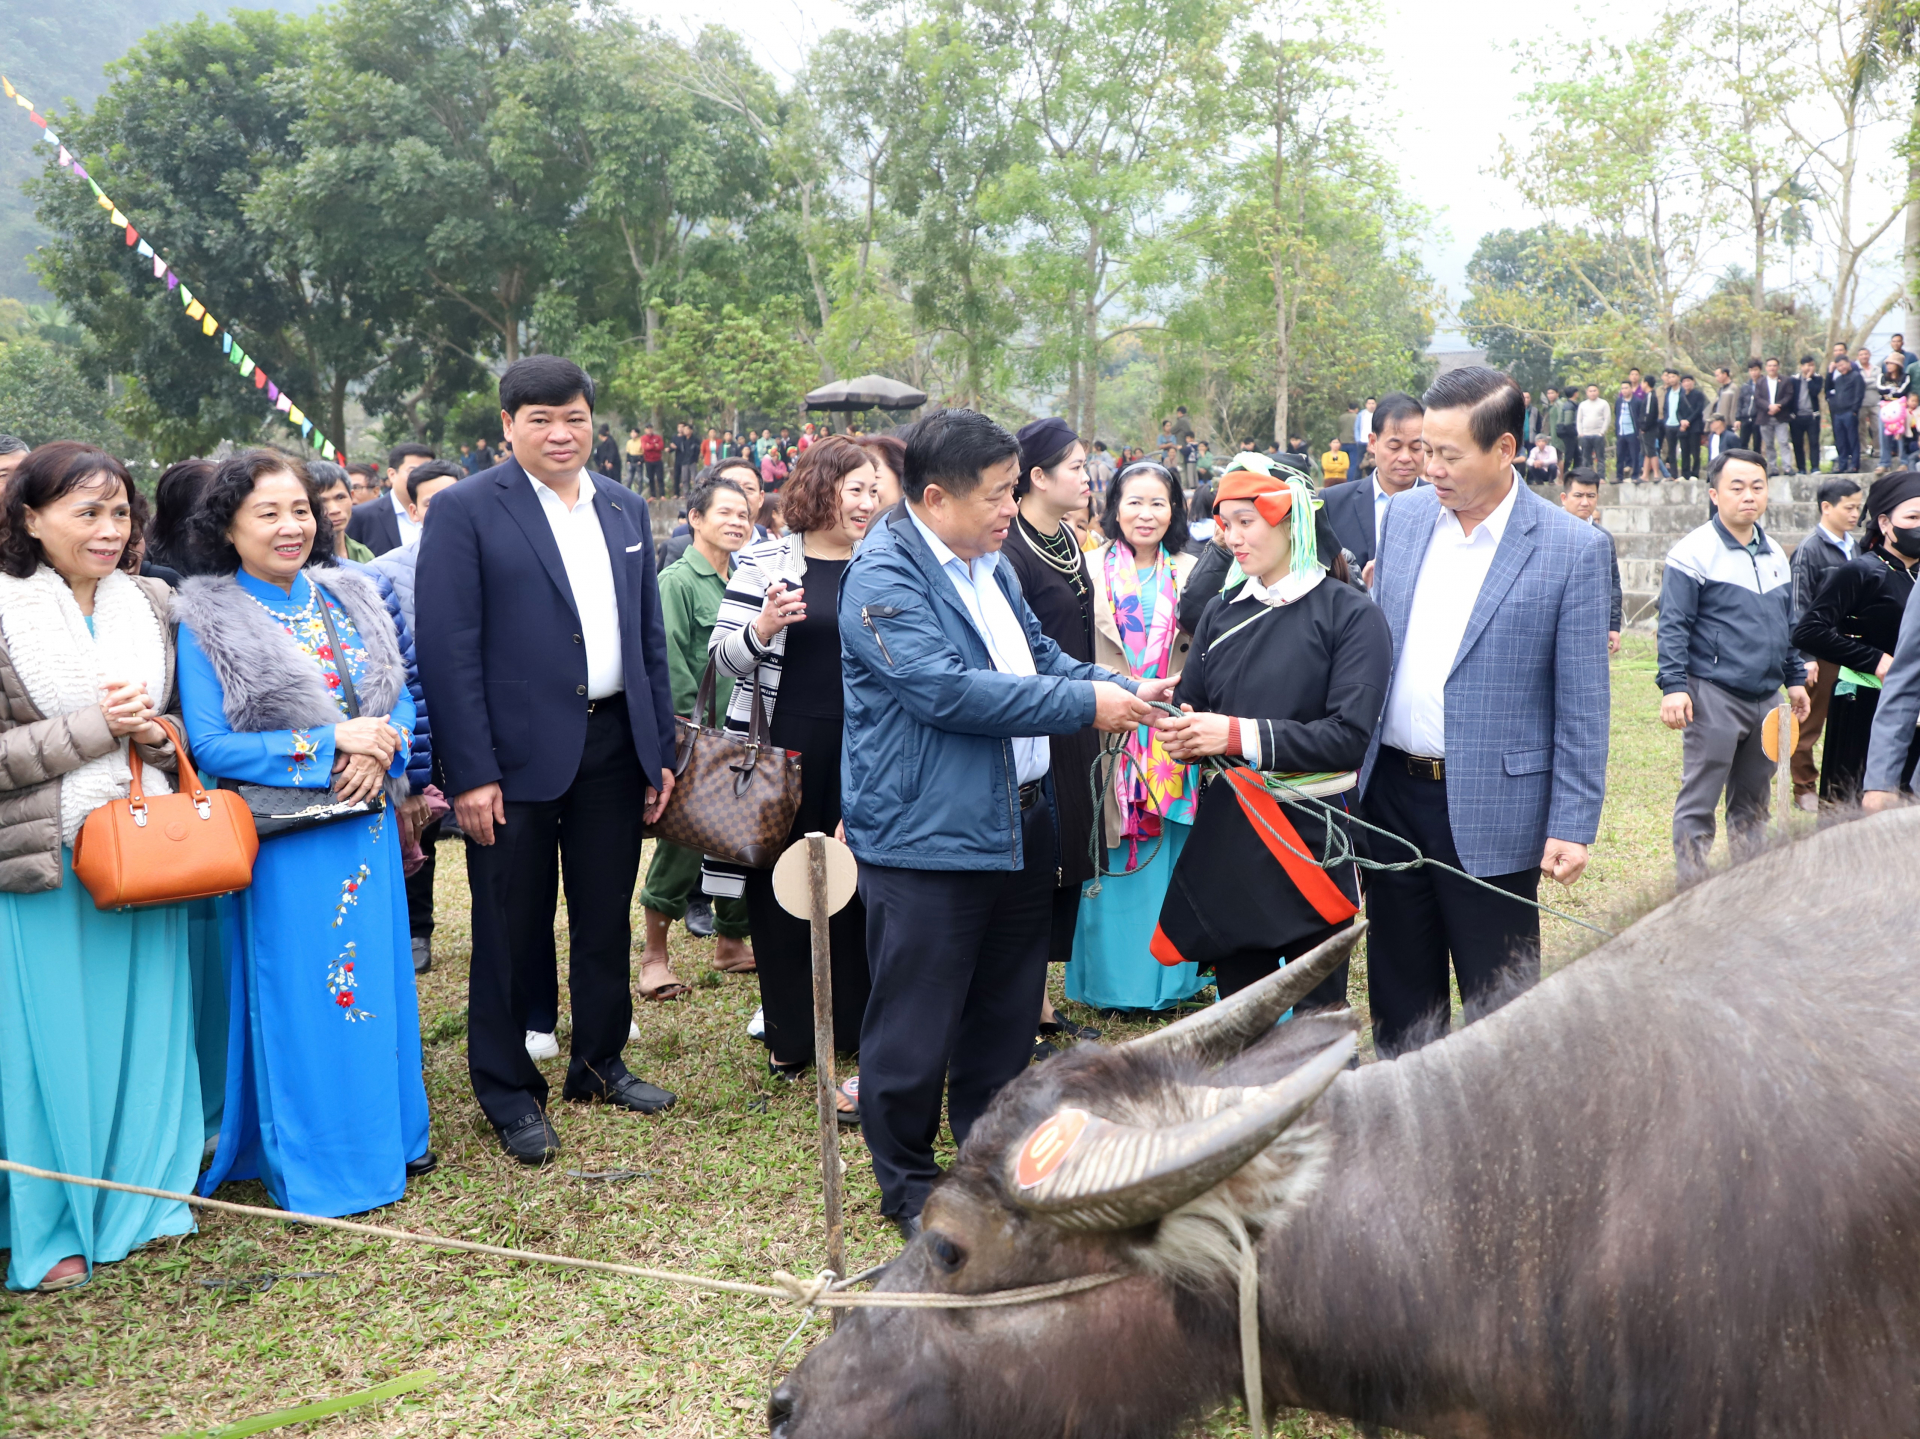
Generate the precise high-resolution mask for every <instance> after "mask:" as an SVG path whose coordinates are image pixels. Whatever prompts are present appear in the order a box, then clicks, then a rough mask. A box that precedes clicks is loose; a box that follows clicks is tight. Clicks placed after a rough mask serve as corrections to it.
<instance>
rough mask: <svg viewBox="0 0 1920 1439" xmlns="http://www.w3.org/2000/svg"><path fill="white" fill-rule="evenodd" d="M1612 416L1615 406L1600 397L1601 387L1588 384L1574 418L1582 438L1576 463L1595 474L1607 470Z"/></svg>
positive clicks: (1580, 438)
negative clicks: (1609, 428)
mask: <svg viewBox="0 0 1920 1439" xmlns="http://www.w3.org/2000/svg"><path fill="white" fill-rule="evenodd" d="M1612 416H1613V407H1612V406H1611V405H1609V404H1608V403H1607V402H1606V401H1605V400H1603V399H1602V398H1601V397H1600V387H1599V386H1598V385H1588V386H1587V397H1586V399H1584V400H1582V401H1581V402H1580V408H1579V410H1578V411H1577V412H1576V414H1575V418H1574V425H1575V428H1576V432H1577V434H1578V436H1579V440H1580V458H1579V459H1578V461H1576V463H1577V464H1580V465H1583V466H1585V467H1586V468H1587V469H1590V470H1592V471H1593V472H1594V473H1595V474H1604V473H1605V472H1606V468H1607V422H1608V421H1609V420H1610V419H1611V418H1612Z"/></svg>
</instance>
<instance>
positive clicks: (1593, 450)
mask: <svg viewBox="0 0 1920 1439" xmlns="http://www.w3.org/2000/svg"><path fill="white" fill-rule="evenodd" d="M1580 463H1581V464H1583V465H1591V466H1592V467H1593V468H1594V469H1596V470H1598V471H1600V473H1601V474H1602V475H1605V473H1606V469H1607V437H1606V436H1605V435H1582V436H1581V437H1580Z"/></svg>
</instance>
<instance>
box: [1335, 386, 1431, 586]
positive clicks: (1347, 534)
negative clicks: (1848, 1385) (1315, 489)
mask: <svg viewBox="0 0 1920 1439" xmlns="http://www.w3.org/2000/svg"><path fill="white" fill-rule="evenodd" d="M1425 413H1426V411H1425V409H1424V408H1423V407H1422V406H1421V404H1420V402H1419V401H1418V400H1416V399H1414V397H1413V396H1412V395H1403V394H1398V393H1396V394H1391V395H1387V396H1384V397H1383V398H1382V399H1381V401H1380V403H1379V404H1378V405H1377V406H1376V407H1375V409H1374V412H1373V434H1372V436H1371V437H1370V438H1369V439H1368V441H1367V453H1368V455H1370V456H1371V457H1372V459H1373V473H1372V474H1371V475H1356V476H1354V478H1352V479H1350V480H1348V481H1347V482H1346V483H1345V484H1344V485H1334V486H1333V487H1331V488H1330V489H1327V490H1323V491H1322V492H1321V495H1320V503H1321V506H1322V509H1323V511H1324V513H1325V514H1326V517H1327V523H1328V524H1330V525H1332V526H1333V535H1334V538H1335V539H1337V540H1339V541H1340V548H1341V549H1343V550H1345V551H1346V552H1347V553H1348V554H1350V555H1352V556H1353V564H1354V569H1355V572H1356V573H1361V574H1364V573H1365V571H1366V567H1367V565H1368V564H1370V563H1371V562H1372V560H1373V556H1374V551H1375V550H1376V549H1377V548H1378V547H1379V538H1380V517H1381V515H1383V514H1384V513H1386V508H1387V501H1388V500H1390V499H1392V498H1393V497H1394V496H1395V495H1397V494H1400V493H1401V492H1402V491H1405V490H1410V489H1412V488H1413V487H1414V486H1415V485H1417V484H1419V483H1420V476H1421V475H1422V473H1424V472H1425V470H1426V467H1427V447H1426V441H1425V440H1423V439H1422V438H1421V434H1420V426H1421V420H1422V417H1423V416H1424V415H1425Z"/></svg>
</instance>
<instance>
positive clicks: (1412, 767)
mask: <svg viewBox="0 0 1920 1439" xmlns="http://www.w3.org/2000/svg"><path fill="white" fill-rule="evenodd" d="M1380 755H1381V758H1382V759H1385V760H1387V761H1388V762H1389V763H1392V764H1400V763H1404V764H1405V765H1406V767H1407V773H1408V774H1410V775H1412V776H1413V777H1414V778H1415V779H1430V780H1444V779H1445V778H1446V777H1447V762H1446V760H1444V759H1437V758H1435V757H1433V756H1431V755H1424V754H1408V753H1407V752H1406V751H1405V750H1403V749H1395V748H1394V747H1393V746H1392V745H1381V746H1380Z"/></svg>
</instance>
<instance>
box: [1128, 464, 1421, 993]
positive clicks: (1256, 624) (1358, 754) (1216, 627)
mask: <svg viewBox="0 0 1920 1439" xmlns="http://www.w3.org/2000/svg"><path fill="white" fill-rule="evenodd" d="M1316 506H1317V502H1316V500H1315V498H1314V495H1313V491H1312V489H1311V488H1310V487H1309V486H1308V485H1307V484H1306V483H1305V482H1304V481H1302V480H1300V479H1299V478H1297V477H1296V476H1293V475H1292V474H1290V473H1287V472H1285V471H1281V472H1278V473H1275V472H1272V467H1271V465H1270V462H1268V461H1267V460H1266V458H1265V457H1264V456H1261V455H1240V456H1236V457H1235V459H1234V461H1233V463H1232V464H1231V465H1230V466H1229V468H1228V472H1227V473H1226V474H1225V475H1224V476H1223V477H1222V479H1221V481H1220V488H1219V492H1218V494H1217V495H1216V497H1215V500H1214V518H1215V520H1216V522H1217V524H1218V526H1219V534H1220V537H1221V539H1222V540H1223V541H1224V542H1225V544H1226V546H1227V548H1228V549H1229V550H1231V552H1232V554H1233V557H1234V560H1235V562H1236V564H1237V566H1238V569H1239V570H1240V571H1242V572H1244V574H1245V576H1246V580H1245V583H1244V584H1242V585H1240V586H1239V587H1238V588H1237V589H1235V588H1231V587H1230V588H1229V589H1228V590H1227V591H1225V592H1224V593H1222V594H1221V595H1220V596H1219V597H1218V598H1216V599H1214V600H1213V601H1211V602H1210V603H1209V604H1208V606H1207V608H1206V611H1205V613H1204V614H1203V615H1202V617H1201V619H1200V624H1199V628H1198V630H1197V631H1196V633H1195V634H1194V637H1193V648H1192V651H1191V653H1190V654H1189V655H1188V657H1187V666H1186V669H1185V671H1184V673H1183V674H1182V676H1181V680H1180V687H1179V689H1178V690H1177V691H1176V693H1175V695H1174V700H1175V702H1176V703H1177V704H1179V706H1180V707H1181V710H1182V711H1183V713H1182V714H1181V715H1180V716H1179V717H1177V718H1173V719H1169V720H1167V721H1166V722H1165V723H1164V724H1163V725H1162V727H1161V728H1160V730H1159V731H1158V733H1159V735H1160V738H1161V740H1162V742H1163V743H1164V744H1165V745H1166V747H1167V751H1168V753H1170V754H1171V755H1172V756H1173V757H1174V758H1175V759H1177V760H1185V761H1193V760H1198V759H1202V758H1204V757H1207V756H1212V755H1224V756H1229V757H1234V758H1237V759H1238V760H1240V761H1242V763H1239V764H1235V765H1233V766H1232V767H1231V768H1228V769H1227V770H1226V771H1225V772H1224V773H1221V774H1218V775H1215V776H1213V777H1212V778H1210V779H1208V780H1207V781H1206V782H1205V783H1204V784H1203V785H1202V787H1201V792H1200V803H1199V811H1198V814H1197V817H1196V818H1195V821H1194V826H1193V833H1192V835H1191V836H1190V837H1189V838H1188V840H1187V844H1186V848H1185V849H1184V850H1183V851H1182V853H1181V855H1180V861H1179V863H1178V864H1177V865H1175V866H1174V872H1173V881H1172V883H1171V884H1170V885H1169V886H1168V889H1167V897H1166V902H1165V904H1164V905H1162V907H1161V910H1160V923H1159V926H1158V928H1157V929H1156V930H1155V931H1154V934H1153V940H1152V950H1153V954H1154V957H1155V958H1156V959H1158V960H1159V961H1160V962H1161V963H1162V964H1165V965H1179V964H1187V963H1192V964H1197V965H1198V966H1199V968H1200V969H1201V970H1206V969H1212V970H1213V971H1214V976H1215V980H1216V984H1217V987H1218V991H1219V993H1220V995H1221V997H1222V998H1224V997H1226V996H1227V995H1230V994H1233V993H1234V992H1236V991H1237V990H1240V989H1244V988H1245V987H1246V986H1247V985H1249V984H1252V983H1253V982H1254V981H1255V980H1257V979H1259V978H1260V977H1261V976H1262V975H1265V974H1268V973H1270V972H1271V971H1272V970H1273V969H1274V968H1275V966H1276V965H1277V964H1282V963H1285V962H1286V961H1287V960H1288V959H1292V958H1296V957H1298V956H1299V955H1301V954H1304V953H1305V952H1306V951H1307V950H1308V949H1311V948H1312V947H1313V946H1314V945H1316V944H1319V943H1320V942H1321V941H1322V940H1324V939H1326V938H1327V937H1329V936H1330V935H1332V934H1333V933H1334V932H1335V931H1336V930H1338V929H1340V928H1343V927H1345V925H1346V924H1347V923H1348V922H1349V921H1350V920H1351V919H1352V918H1353V916H1354V914H1355V913H1356V912H1357V910H1358V908H1359V899H1360V891H1359V885H1358V876H1357V875H1356V874H1355V872H1354V866H1353V865H1352V863H1351V862H1345V863H1340V864H1336V865H1334V866H1332V867H1331V868H1329V869H1323V868H1321V865H1320V859H1321V857H1322V856H1323V855H1324V854H1325V851H1326V842H1327V825H1328V823H1329V820H1328V818H1327V817H1326V815H1325V812H1324V811H1323V810H1322V809H1321V808H1320V807H1319V806H1318V805H1310V804H1304V803H1301V802H1299V801H1298V800H1296V799H1294V798H1293V797H1292V796H1291V794H1290V792H1289V791H1288V790H1286V789H1282V788H1280V787H1278V785H1276V784H1275V783H1273V781H1274V780H1281V779H1283V780H1285V781H1286V782H1287V784H1289V785H1292V786H1294V787H1295V788H1297V789H1300V790H1304V791H1305V792H1306V793H1307V794H1309V795H1313V796H1317V797H1319V798H1321V799H1323V800H1325V801H1326V802H1327V803H1328V804H1330V805H1332V806H1333V807H1334V808H1335V809H1338V810H1345V809H1346V808H1347V807H1348V799H1347V797H1348V795H1350V794H1351V793H1352V791H1353V789H1354V787H1355V784H1356V782H1357V780H1356V775H1355V771H1356V770H1357V769H1358V768H1359V766H1360V763H1361V761H1362V760H1363V759H1364V758H1365V757H1366V752H1367V742H1368V740H1369V739H1370V738H1371V736H1372V734H1373V729H1374V726H1375V725H1376V724H1377V723H1378V722H1379V719H1380V711H1381V707H1382V706H1383V705H1384V704H1385V702H1386V695H1387V677H1388V673H1389V670H1390V668H1391V665H1392V658H1393V643H1392V639H1391V637H1390V635H1389V633H1388V630H1387V622H1386V618H1385V616H1383V615H1382V614H1381V613H1380V610H1379V608H1378V607H1377V606H1375V605H1374V603H1373V602H1372V601H1371V600H1369V599H1368V598H1367V597H1366V596H1365V595H1363V594H1361V593H1359V592H1358V591H1357V590H1354V589H1353V588H1351V587H1350V586H1348V585H1346V584H1342V583H1339V582H1338V581H1337V580H1334V579H1330V578H1329V575H1328V571H1327V567H1326V565H1325V563H1323V561H1322V558H1321V555H1322V549H1321V546H1320V545H1319V544H1318V543H1317V540H1316V525H1315V522H1314V510H1315V508H1316ZM1346 983H1347V977H1346V967H1345V966H1344V965H1343V966H1342V967H1341V969H1340V970H1339V971H1338V972H1337V973H1336V974H1334V975H1332V976H1331V977H1330V978H1329V979H1328V980H1327V981H1326V982H1324V983H1322V984H1321V985H1320V986H1319V987H1318V988H1316V989H1315V990H1314V991H1313V993H1312V994H1311V995H1309V996H1308V998H1307V1000H1306V1001H1305V1002H1303V1004H1302V1005H1301V1008H1303V1009H1307V1008H1319V1007H1323V1006H1339V1005H1343V1004H1345V1003H1346Z"/></svg>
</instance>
